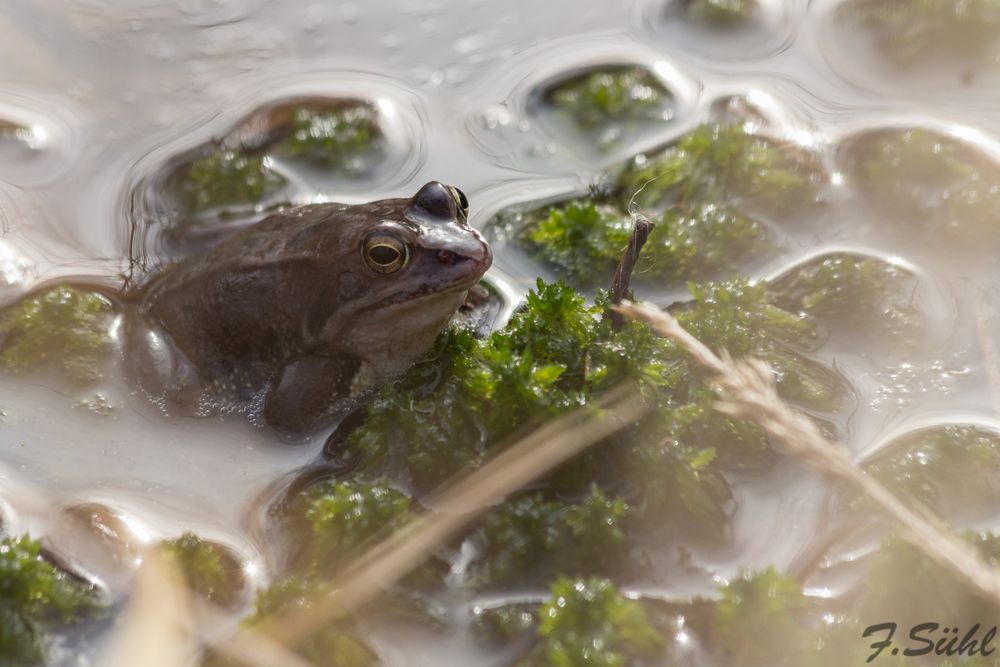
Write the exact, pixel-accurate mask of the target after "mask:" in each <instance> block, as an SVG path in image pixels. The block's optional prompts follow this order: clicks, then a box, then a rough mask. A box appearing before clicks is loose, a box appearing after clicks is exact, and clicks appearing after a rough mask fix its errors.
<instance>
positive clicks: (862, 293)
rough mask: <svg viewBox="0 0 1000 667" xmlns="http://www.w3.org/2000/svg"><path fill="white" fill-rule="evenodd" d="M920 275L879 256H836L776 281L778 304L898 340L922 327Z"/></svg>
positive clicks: (836, 324) (847, 328) (826, 322)
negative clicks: (917, 299) (916, 290)
mask: <svg viewBox="0 0 1000 667" xmlns="http://www.w3.org/2000/svg"><path fill="white" fill-rule="evenodd" d="M915 282H916V281H915V277H914V276H913V275H912V273H910V272H909V271H908V270H906V269H904V268H902V267H900V266H898V265H896V264H892V263H890V262H887V261H885V260H883V259H880V258H877V257H865V256H862V255H853V254H849V253H834V254H830V255H825V256H822V257H818V258H816V259H814V260H812V261H810V262H806V263H804V264H802V265H800V266H798V267H795V268H794V269H792V270H791V271H789V272H788V274H786V275H785V276H782V277H780V278H778V279H776V280H775V281H773V282H772V284H771V286H770V289H771V291H772V293H773V294H774V295H775V296H774V302H775V303H776V304H777V305H779V306H781V307H782V308H784V309H785V310H788V311H791V312H802V313H805V314H806V315H808V316H809V317H811V318H814V319H815V320H816V321H818V322H821V323H823V324H824V325H826V326H828V327H831V328H833V327H836V328H838V329H840V330H841V331H852V330H853V331H859V330H860V331H865V330H867V331H869V332H872V333H873V334H878V335H879V336H883V337H887V338H888V339H890V340H892V341H893V342H898V341H900V340H903V339H905V338H906V336H907V335H908V334H909V335H912V334H913V333H914V332H915V331H917V330H918V325H919V324H920V323H921V314H920V312H919V310H918V309H917V307H916V306H915V305H914V304H913V297H912V292H913V284H914V283H915Z"/></svg>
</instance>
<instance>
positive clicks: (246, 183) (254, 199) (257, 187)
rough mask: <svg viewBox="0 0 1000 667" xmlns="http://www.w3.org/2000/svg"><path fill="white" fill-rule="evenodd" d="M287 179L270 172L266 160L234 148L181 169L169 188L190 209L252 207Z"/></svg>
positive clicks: (194, 161) (281, 185)
mask: <svg viewBox="0 0 1000 667" xmlns="http://www.w3.org/2000/svg"><path fill="white" fill-rule="evenodd" d="M286 184H287V181H286V180H285V177H284V176H282V175H281V174H279V173H277V172H275V171H273V170H272V169H271V166H270V160H269V159H268V158H266V157H263V156H249V155H244V154H242V153H240V152H237V151H227V150H223V151H217V152H214V153H209V154H208V155H205V156H202V157H199V158H197V159H195V160H193V161H192V162H190V163H188V164H187V165H185V166H184V167H182V168H181V170H180V171H179V173H178V174H176V175H175V177H174V179H173V189H174V191H175V192H176V194H177V196H178V197H179V198H180V200H181V202H183V204H184V206H185V207H186V208H187V209H188V210H189V211H192V212H201V211H205V210H206V209H214V208H223V207H239V208H245V209H247V208H250V209H252V208H253V207H254V206H255V205H257V204H259V203H261V202H262V201H264V200H265V199H266V198H268V197H270V196H272V195H274V194H276V193H277V192H279V191H280V190H281V189H282V188H284V187H285V185H286Z"/></svg>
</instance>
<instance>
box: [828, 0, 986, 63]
mask: <svg viewBox="0 0 1000 667" xmlns="http://www.w3.org/2000/svg"><path fill="white" fill-rule="evenodd" d="M840 16H841V17H842V18H847V19H851V20H854V21H855V22H856V23H858V24H860V25H861V26H863V27H864V28H865V29H867V30H868V31H869V32H870V33H871V34H872V36H873V38H874V39H875V44H876V46H877V47H878V49H879V50H880V51H881V52H882V54H883V56H884V57H885V58H887V59H888V61H889V62H890V63H892V64H893V65H894V66H896V67H898V68H900V69H908V68H911V67H916V66H917V65H918V64H920V63H925V64H926V63H929V62H940V61H941V60H942V59H951V60H963V61H968V62H970V63H973V64H974V63H977V62H982V63H993V62H995V61H996V58H997V56H998V55H1000V51H998V49H997V43H996V35H997V32H998V31H1000V3H998V2H996V0H963V1H962V2H957V1H956V0H874V1H868V0H866V1H865V2H850V3H846V4H845V5H844V6H843V7H842V8H841V9H840Z"/></svg>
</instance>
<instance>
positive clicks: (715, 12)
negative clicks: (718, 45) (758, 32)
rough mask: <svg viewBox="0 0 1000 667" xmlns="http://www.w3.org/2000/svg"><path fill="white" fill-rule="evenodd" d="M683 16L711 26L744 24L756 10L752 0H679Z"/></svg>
mask: <svg viewBox="0 0 1000 667" xmlns="http://www.w3.org/2000/svg"><path fill="white" fill-rule="evenodd" d="M680 4H681V12H682V13H683V15H684V18H686V19H688V20H690V21H695V22H697V23H702V24H705V25H709V26H712V27H722V28H725V27H732V26H738V25H742V24H745V23H746V22H747V21H749V20H750V19H751V18H752V17H753V15H754V13H755V12H756V11H757V10H758V6H757V3H756V2H755V1H754V0H681V3H680Z"/></svg>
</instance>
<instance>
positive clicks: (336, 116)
mask: <svg viewBox="0 0 1000 667" xmlns="http://www.w3.org/2000/svg"><path fill="white" fill-rule="evenodd" d="M382 141H383V136H382V130H381V128H380V127H379V117H378V111H376V109H375V108H374V107H373V106H372V105H371V104H367V103H357V104H348V105H345V106H343V107H338V108H335V109H329V110H324V111H318V110H312V109H307V108H299V109H296V110H295V112H294V113H293V115H292V122H291V126H290V127H289V128H288V134H287V136H286V137H285V138H284V139H282V140H280V141H279V142H278V143H277V144H276V146H275V152H276V153H277V154H279V155H282V156H287V157H288V158H289V159H292V160H303V161H304V162H306V163H308V164H309V165H311V166H314V167H316V168H319V169H323V170H329V171H332V172H335V173H337V174H343V175H358V174H363V173H364V172H365V171H366V170H367V169H368V168H369V167H370V166H371V162H373V161H374V160H376V159H378V158H380V157H381V153H382V149H383V145H382Z"/></svg>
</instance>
